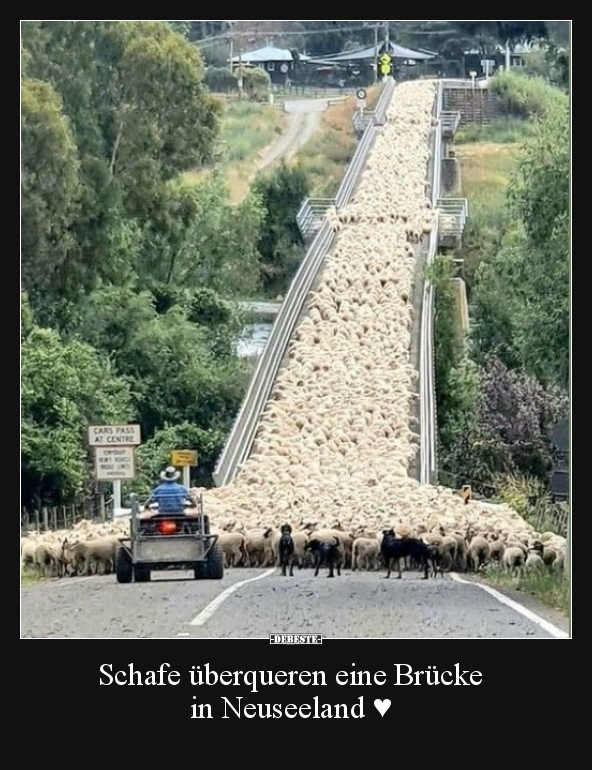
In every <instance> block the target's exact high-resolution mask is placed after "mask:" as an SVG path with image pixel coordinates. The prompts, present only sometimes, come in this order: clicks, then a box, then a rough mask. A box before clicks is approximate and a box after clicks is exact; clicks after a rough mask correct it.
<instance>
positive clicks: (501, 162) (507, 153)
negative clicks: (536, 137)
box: [454, 142, 518, 201]
mask: <svg viewBox="0 0 592 770" xmlns="http://www.w3.org/2000/svg"><path fill="white" fill-rule="evenodd" d="M517 149H518V145H516V144H493V143H485V142H478V143H475V144H463V145H457V146H455V147H454V152H455V154H456V157H457V158H458V159H459V162H460V164H461V169H462V183H463V195H465V196H466V197H467V198H469V200H472V201H477V200H478V199H479V198H483V197H490V196H491V195H492V194H495V196H496V197H497V196H499V197H500V198H502V199H505V196H506V189H507V187H508V184H509V181H510V173H511V170H512V166H513V164H514V158H515V156H516V152H517Z"/></svg>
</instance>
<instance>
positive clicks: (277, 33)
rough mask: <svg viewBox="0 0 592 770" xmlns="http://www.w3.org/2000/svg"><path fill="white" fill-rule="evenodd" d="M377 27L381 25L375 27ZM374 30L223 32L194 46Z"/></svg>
mask: <svg viewBox="0 0 592 770" xmlns="http://www.w3.org/2000/svg"><path fill="white" fill-rule="evenodd" d="M376 26H378V27H380V26H383V25H376ZM371 29H374V26H371V25H369V24H368V25H366V26H363V27H339V28H337V27H336V28H333V29H310V30H309V29H303V30H300V31H293V32H283V31H279V30H276V31H274V32H269V31H267V32H266V31H265V30H252V31H250V32H223V33H222V34H220V35H214V36H212V37H206V38H203V39H201V40H195V41H194V43H195V45H196V46H202V45H203V44H206V45H214V44H215V43H219V42H223V41H224V40H230V39H231V38H233V39H236V38H239V37H308V35H332V34H334V33H336V32H366V31H368V30H371Z"/></svg>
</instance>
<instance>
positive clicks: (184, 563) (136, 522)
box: [115, 495, 224, 583]
mask: <svg viewBox="0 0 592 770" xmlns="http://www.w3.org/2000/svg"><path fill="white" fill-rule="evenodd" d="M131 510H132V513H131V521H130V536H129V537H124V538H120V545H119V547H118V549H117V555H116V557H115V575H116V577H117V582H118V583H131V582H132V581H133V582H135V583H146V582H148V581H149V580H150V578H151V574H152V572H153V571H159V570H192V571H193V577H194V578H195V580H221V579H222V578H223V577H224V560H223V554H222V551H221V549H220V547H219V546H218V545H217V541H218V535H212V534H211V533H210V521H209V518H208V517H207V516H204V512H203V498H202V497H201V495H200V497H199V499H198V500H197V504H196V507H195V508H194V509H191V511H190V512H184V513H179V514H172V515H171V514H158V513H156V514H155V515H154V514H153V515H150V516H147V515H146V514H144V515H140V507H139V504H138V499H137V497H136V496H135V495H132V496H131Z"/></svg>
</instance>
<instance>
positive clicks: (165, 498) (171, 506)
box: [145, 465, 195, 516]
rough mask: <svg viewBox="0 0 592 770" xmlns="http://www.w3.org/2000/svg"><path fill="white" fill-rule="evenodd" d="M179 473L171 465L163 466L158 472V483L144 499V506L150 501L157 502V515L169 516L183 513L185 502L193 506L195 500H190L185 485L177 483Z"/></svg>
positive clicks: (146, 506)
mask: <svg viewBox="0 0 592 770" xmlns="http://www.w3.org/2000/svg"><path fill="white" fill-rule="evenodd" d="M180 475H181V474H180V472H179V471H178V470H176V468H174V467H173V466H172V465H169V466H168V468H165V470H164V471H163V472H162V473H161V474H160V484H159V485H158V486H157V487H155V489H154V491H153V492H152V494H151V495H150V497H149V498H148V500H147V501H146V504H145V508H148V506H149V505H150V503H158V514H157V515H159V516H160V515H162V514H164V515H169V516H170V515H171V514H182V513H184V511H185V505H187V504H189V505H190V506H191V507H192V508H193V507H195V502H194V501H193V500H192V498H191V495H190V494H189V490H188V489H187V487H185V486H183V484H178V483H177V479H178V478H179V477H180Z"/></svg>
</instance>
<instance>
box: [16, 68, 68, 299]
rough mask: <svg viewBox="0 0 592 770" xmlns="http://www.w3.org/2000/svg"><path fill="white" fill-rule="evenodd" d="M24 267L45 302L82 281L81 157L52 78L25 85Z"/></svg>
mask: <svg viewBox="0 0 592 770" xmlns="http://www.w3.org/2000/svg"><path fill="white" fill-rule="evenodd" d="M21 113H22V120H21V197H22V206H21V229H22V238H21V268H22V280H23V284H24V285H25V286H26V287H27V289H28V291H29V292H30V294H31V295H32V297H33V298H34V299H37V298H39V300H41V299H42V298H43V300H44V301H45V302H47V300H48V299H51V297H55V296H56V295H57V294H60V293H63V294H67V293H69V292H70V291H71V290H72V289H73V288H74V287H75V286H76V283H77V282H78V281H79V280H80V275H79V271H78V269H77V268H78V267H79V262H78V260H77V259H76V254H75V246H76V241H75V239H74V238H73V235H72V226H73V223H74V221H75V219H76V217H77V216H78V211H79V206H80V198H81V187H80V180H79V170H80V161H79V158H78V151H77V147H76V142H75V140H74V137H73V135H72V131H71V129H70V125H69V123H68V120H67V119H66V117H65V116H64V114H63V113H62V104H61V100H60V98H59V95H58V94H57V93H56V91H55V90H54V89H53V88H52V86H51V85H50V84H49V83H43V82H41V81H38V80H24V81H23V82H22V84H21Z"/></svg>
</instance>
